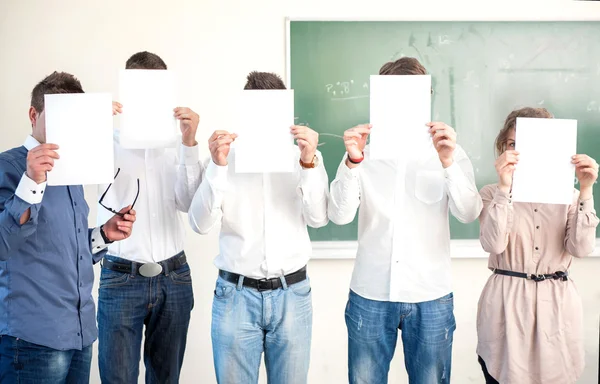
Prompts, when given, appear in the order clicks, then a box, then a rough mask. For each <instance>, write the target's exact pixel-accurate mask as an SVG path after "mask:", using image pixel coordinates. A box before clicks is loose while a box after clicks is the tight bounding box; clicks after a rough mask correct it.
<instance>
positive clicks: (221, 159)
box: [208, 131, 237, 167]
mask: <svg viewBox="0 0 600 384" xmlns="http://www.w3.org/2000/svg"><path fill="white" fill-rule="evenodd" d="M236 137H237V135H236V134H235V133H229V132H227V131H215V132H214V133H213V134H212V136H211V137H210V138H209V139H208V149H209V150H210V155H211V157H212V161H213V163H215V164H217V165H219V166H221V167H224V166H226V165H227V156H229V151H230V150H231V144H232V143H233V142H234V140H235V139H236Z"/></svg>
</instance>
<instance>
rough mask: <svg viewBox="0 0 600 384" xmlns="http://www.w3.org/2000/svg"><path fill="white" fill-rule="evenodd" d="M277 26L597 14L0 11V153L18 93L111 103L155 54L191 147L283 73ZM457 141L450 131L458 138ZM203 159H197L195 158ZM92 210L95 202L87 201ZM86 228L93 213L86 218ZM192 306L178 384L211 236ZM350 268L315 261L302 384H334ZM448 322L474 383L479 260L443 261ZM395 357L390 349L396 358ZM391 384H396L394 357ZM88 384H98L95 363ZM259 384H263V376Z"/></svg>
mask: <svg viewBox="0 0 600 384" xmlns="http://www.w3.org/2000/svg"><path fill="white" fill-rule="evenodd" d="M286 16H293V17H300V16H312V17H319V18H328V17H329V18H332V17H334V18H339V17H348V18H361V17H373V18H383V17H385V18H396V19H412V20H436V19H447V20H452V19H454V20H478V19H479V20H486V19H487V20H489V19H496V20H498V19H502V20H516V19H520V20H524V19H547V20H552V19H556V20H567V19H585V18H588V19H589V18H593V17H596V18H598V19H600V3H598V2H595V3H594V2H580V1H570V0H560V1H556V0H504V1H495V2H490V1H486V0H455V1H445V0H431V1H423V0H421V1H402V0H395V1H383V0H370V1H348V0H329V1H326V0H254V1H248V0H221V1H218V0H189V1H185V0H171V1H165V0H160V1H159V0H138V1H135V0H103V1H90V0H53V1H47V0H0V58H1V59H0V85H1V86H0V118H1V122H0V124H1V125H0V126H1V128H0V129H1V130H0V138H1V139H0V150H5V149H8V148H11V147H13V146H18V145H20V144H21V143H22V142H23V139H24V138H25V135H27V134H28V133H29V130H30V126H29V122H28V119H27V110H28V106H29V93H30V92H31V89H32V88H33V86H34V85H35V84H36V82H38V81H39V80H41V79H42V78H43V77H44V76H45V75H47V74H49V73H50V72H52V71H53V70H63V71H67V72H71V73H73V74H75V75H76V76H78V77H79V79H80V80H81V81H82V84H83V86H84V89H85V90H86V91H88V92H94V91H116V90H117V69H120V68H123V67H124V64H125V60H126V59H127V58H128V57H129V56H130V55H131V54H132V53H134V52H137V51H140V50H149V51H153V52H156V53H158V54H159V55H160V56H162V57H163V59H164V60H165V61H166V62H167V64H168V65H169V67H170V68H172V69H175V70H177V71H178V72H179V74H180V75H181V79H180V85H181V87H182V88H181V95H182V100H181V102H182V103H183V104H186V105H188V106H190V107H192V108H193V109H195V110H197V111H198V112H199V113H200V115H201V126H200V132H199V141H200V143H201V144H202V145H204V143H205V139H206V138H207V137H208V135H209V133H210V132H212V131H213V130H214V129H216V128H218V127H220V122H221V119H222V118H223V116H226V115H227V113H228V107H227V106H228V101H229V97H230V95H231V94H232V92H235V91H237V90H239V89H240V88H241V87H242V86H243V84H244V80H245V75H246V74H247V73H248V72H249V71H251V70H266V71H275V72H279V73H281V74H282V75H283V74H284V73H285V23H284V18H285V17H286ZM459 129H460V128H459ZM204 153H206V151H204ZM87 192H89V193H88V199H89V202H90V205H91V206H92V207H94V206H95V205H94V200H95V199H96V193H95V191H94V190H93V188H88V189H87ZM92 212H93V213H92V218H91V219H92V220H91V222H94V221H95V216H94V215H95V210H94V208H92ZM188 235H189V236H188V243H187V244H188V246H187V252H188V255H189V257H190V259H191V264H192V268H193V276H194V292H195V295H196V306H195V309H194V312H193V319H192V323H191V326H190V334H189V338H188V350H187V354H186V359H185V363H184V367H183V376H182V382H183V383H211V382H214V381H215V380H214V374H213V368H212V355H211V344H210V310H211V300H212V295H213V294H212V290H213V285H214V280H215V276H216V270H215V268H214V267H213V266H212V263H211V261H212V258H213V256H214V255H215V254H216V253H217V242H216V235H215V234H212V235H210V236H206V237H200V236H198V235H195V234H194V233H192V232H191V231H189V234H188ZM352 265H353V262H352V261H351V260H332V261H326V260H315V261H313V262H311V264H310V265H309V270H310V274H311V277H312V282H313V291H314V293H313V295H314V296H313V297H314V314H315V315H314V325H313V327H314V328H313V329H314V331H313V335H314V336H313V348H312V362H311V370H310V379H309V382H310V383H333V384H337V383H344V382H347V379H346V349H347V348H346V329H345V325H344V318H343V313H344V306H345V301H346V298H347V292H348V283H349V280H350V273H351V271H352ZM452 270H453V275H454V278H455V297H456V302H455V303H456V308H455V313H456V318H457V322H458V330H457V332H456V334H455V347H454V364H453V372H452V377H453V382H454V383H458V384H463V383H482V382H483V378H482V376H481V373H480V370H479V366H478V364H477V361H476V355H475V344H476V333H475V312H476V305H477V299H478V297H479V292H480V291H481V288H482V286H483V285H484V282H485V280H486V279H487V276H488V275H489V272H488V271H487V270H486V261H485V260H483V259H476V260H469V259H460V260H454V261H453V267H452ZM598 272H600V259H599V258H594V259H587V260H578V261H577V262H576V263H575V265H574V267H573V271H572V273H573V276H574V277H575V278H576V279H577V283H578V286H579V290H580V293H581V295H582V296H583V299H584V307H585V311H586V312H585V327H586V350H587V368H586V371H585V374H584V376H583V378H582V379H581V380H580V383H585V384H592V383H596V380H597V364H598V311H599V308H600V284H598V278H597V276H596V275H595V274H596V273H598ZM399 350H400V349H399ZM392 365H393V367H392V372H391V375H390V382H392V383H406V382H407V379H406V375H405V373H404V369H403V361H402V356H401V352H398V354H397V356H396V358H395V360H394V361H393V363H392ZM93 376H94V377H93V380H92V382H94V383H98V382H99V379H98V377H97V367H96V361H94V363H93ZM261 383H266V380H265V378H264V376H263V377H262V379H261Z"/></svg>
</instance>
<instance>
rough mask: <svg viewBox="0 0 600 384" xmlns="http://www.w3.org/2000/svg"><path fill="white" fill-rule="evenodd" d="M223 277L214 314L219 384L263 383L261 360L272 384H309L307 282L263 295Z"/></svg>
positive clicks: (218, 284) (219, 283)
mask: <svg viewBox="0 0 600 384" xmlns="http://www.w3.org/2000/svg"><path fill="white" fill-rule="evenodd" d="M242 282H243V277H241V278H240V281H239V283H238V284H237V285H236V284H231V283H229V282H227V281H225V280H223V279H221V278H220V277H219V279H218V280H217V285H216V288H215V297H214V299H213V308H212V332H211V334H212V344H213V357H214V363H215V371H216V375H217V382H218V383H219V384H242V383H243V384H253V383H258V370H259V367H260V359H261V355H262V353H263V351H264V353H265V366H266V368H267V378H268V382H269V384H306V381H307V376H308V364H309V361H310V341H311V333H312V298H311V290H310V281H309V280H308V279H306V280H304V281H302V282H299V283H297V284H292V285H290V286H287V285H286V283H285V280H284V279H282V283H283V288H280V289H276V290H273V291H262V292H259V291H257V290H255V289H252V288H246V287H244V286H242Z"/></svg>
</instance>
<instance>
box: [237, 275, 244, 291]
mask: <svg viewBox="0 0 600 384" xmlns="http://www.w3.org/2000/svg"><path fill="white" fill-rule="evenodd" d="M243 287H244V276H242V275H240V277H238V283H237V290H238V291H241V290H242V288H243Z"/></svg>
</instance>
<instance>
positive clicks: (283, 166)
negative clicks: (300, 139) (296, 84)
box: [232, 90, 296, 173]
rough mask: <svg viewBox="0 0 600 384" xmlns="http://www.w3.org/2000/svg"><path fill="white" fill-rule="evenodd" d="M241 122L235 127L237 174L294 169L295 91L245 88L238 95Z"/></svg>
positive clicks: (280, 171) (279, 171) (238, 115)
mask: <svg viewBox="0 0 600 384" xmlns="http://www.w3.org/2000/svg"><path fill="white" fill-rule="evenodd" d="M237 117H238V119H237V120H238V123H237V126H236V127H235V128H234V129H232V131H233V133H236V134H237V135H238V137H237V139H236V140H235V143H234V144H235V145H234V148H235V171H236V172H237V173H283V172H292V171H293V170H294V165H295V164H294V160H295V151H296V148H295V146H294V138H293V136H292V134H291V132H290V129H291V127H292V125H293V124H294V91H293V90H245V91H242V92H241V93H240V95H239V98H238V109H237Z"/></svg>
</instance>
